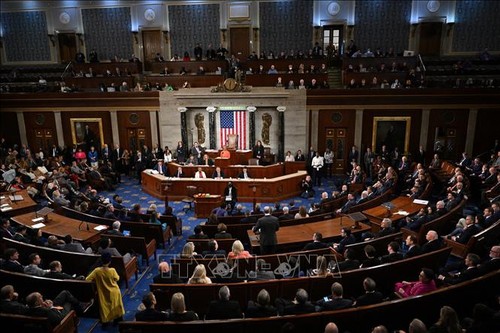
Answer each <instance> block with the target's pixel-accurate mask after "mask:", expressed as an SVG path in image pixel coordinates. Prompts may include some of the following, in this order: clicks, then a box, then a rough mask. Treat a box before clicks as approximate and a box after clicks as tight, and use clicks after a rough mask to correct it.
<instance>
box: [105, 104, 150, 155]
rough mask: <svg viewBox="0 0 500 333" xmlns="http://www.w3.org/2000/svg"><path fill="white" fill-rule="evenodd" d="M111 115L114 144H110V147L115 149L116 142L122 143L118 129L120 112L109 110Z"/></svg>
mask: <svg viewBox="0 0 500 333" xmlns="http://www.w3.org/2000/svg"><path fill="white" fill-rule="evenodd" d="M109 116H110V117H111V135H112V137H113V144H112V145H110V149H114V147H115V145H116V144H120V130H119V129H118V114H117V112H116V111H111V112H109ZM153 142H154V141H153Z"/></svg>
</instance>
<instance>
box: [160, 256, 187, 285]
mask: <svg viewBox="0 0 500 333" xmlns="http://www.w3.org/2000/svg"><path fill="white" fill-rule="evenodd" d="M153 283H182V280H181V279H180V278H179V276H178V275H177V274H174V273H172V271H171V270H170V266H169V264H168V262H166V261H162V262H160V263H159V264H158V274H157V275H156V276H155V277H153Z"/></svg>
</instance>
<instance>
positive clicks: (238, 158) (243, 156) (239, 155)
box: [205, 149, 252, 167]
mask: <svg viewBox="0 0 500 333" xmlns="http://www.w3.org/2000/svg"><path fill="white" fill-rule="evenodd" d="M228 150H229V152H230V153H231V157H230V158H229V164H227V165H224V166H225V167H226V166H229V165H237V164H241V165H246V164H248V160H249V159H250V158H252V151H251V150H235V149H228ZM220 152H221V150H220V149H219V150H215V149H207V150H205V153H207V155H208V157H210V158H211V159H214V160H215V165H216V166H220V167H222V165H217V160H216V159H217V158H219V157H220Z"/></svg>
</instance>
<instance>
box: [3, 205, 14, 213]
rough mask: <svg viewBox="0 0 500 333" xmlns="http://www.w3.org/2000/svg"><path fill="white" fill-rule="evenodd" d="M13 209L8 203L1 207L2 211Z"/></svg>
mask: <svg viewBox="0 0 500 333" xmlns="http://www.w3.org/2000/svg"><path fill="white" fill-rule="evenodd" d="M2 206H3V205H2ZM11 209H12V207H11V206H9V205H7V206H4V207H2V208H0V210H1V211H2V212H6V211H9V210H11Z"/></svg>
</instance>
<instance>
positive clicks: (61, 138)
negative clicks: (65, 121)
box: [54, 111, 65, 147]
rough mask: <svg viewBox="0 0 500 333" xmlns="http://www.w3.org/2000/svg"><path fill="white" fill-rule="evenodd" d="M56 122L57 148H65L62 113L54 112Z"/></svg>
mask: <svg viewBox="0 0 500 333" xmlns="http://www.w3.org/2000/svg"><path fill="white" fill-rule="evenodd" d="M54 122H55V123H56V134H57V146H58V147H64V146H65V145H64V131H63V126H62V118H61V111H55V112H54Z"/></svg>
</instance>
